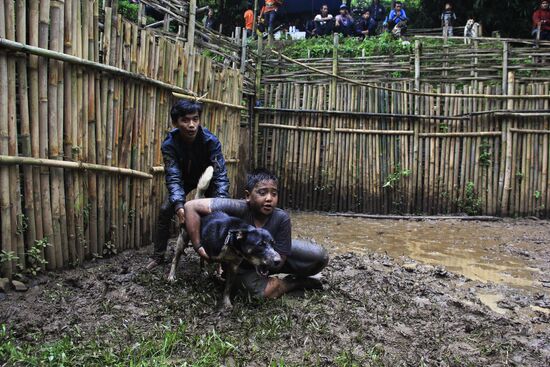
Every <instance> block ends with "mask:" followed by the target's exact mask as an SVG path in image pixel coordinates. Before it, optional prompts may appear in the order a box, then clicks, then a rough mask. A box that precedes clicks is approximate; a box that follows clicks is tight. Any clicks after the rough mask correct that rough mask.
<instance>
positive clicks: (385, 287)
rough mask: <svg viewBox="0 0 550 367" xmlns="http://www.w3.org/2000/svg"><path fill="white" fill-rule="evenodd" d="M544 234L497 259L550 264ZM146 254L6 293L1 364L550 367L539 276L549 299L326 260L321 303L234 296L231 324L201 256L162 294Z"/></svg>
mask: <svg viewBox="0 0 550 367" xmlns="http://www.w3.org/2000/svg"><path fill="white" fill-rule="evenodd" d="M541 224H542V225H546V228H550V227H548V226H547V225H549V224H550V223H548V222H544V223H541V222H535V221H533V222H532V225H533V229H532V230H533V231H535V230H536V231H540V229H541V227H540V226H541ZM480 225H485V224H480ZM494 225H495V226H498V225H502V223H501V224H498V223H496V224H494ZM505 225H506V226H512V227H513V226H514V225H515V222H506V223H505ZM517 225H521V226H529V225H531V222H528V221H527V222H526V221H520V222H517ZM537 233H538V232H537ZM541 233H546V237H545V236H544V235H542V238H541V236H536V241H535V242H533V243H532V245H533V246H531V247H529V246H527V247H529V248H525V247H526V246H525V241H523V240H522V241H519V242H518V241H516V242H514V241H510V242H507V243H506V246H500V247H499V246H496V247H495V248H493V249H491V250H490V252H492V253H494V252H498V251H503V252H510V251H511V252H514V251H516V252H518V254H516V255H517V256H524V257H525V255H521V252H522V251H523V252H525V251H527V252H528V253H529V256H530V257H532V261H533V263H536V264H537V266H539V267H541V266H542V267H543V266H544V264H548V262H549V260H550V255H549V251H548V247H547V245H548V244H549V243H550V230H549V231H547V232H544V231H543V232H541ZM327 241H328V240H327ZM330 241H334V239H330ZM520 242H521V243H522V246H515V244H517V243H520ZM327 243H328V242H327ZM150 250H151V249H150V248H146V249H143V250H140V251H137V252H134V251H128V252H124V253H122V254H120V255H119V256H117V257H114V258H110V259H102V260H96V261H93V262H90V263H87V264H86V265H85V268H81V269H73V270H67V271H63V272H57V273H52V274H48V275H47V276H40V277H38V278H36V279H34V280H32V281H31V282H30V284H29V285H30V289H29V290H28V291H27V292H24V293H16V292H9V293H8V294H0V324H5V326H6V328H5V329H6V330H5V331H2V332H0V343H2V344H0V360H2V359H3V361H2V362H4V363H6V364H7V365H16V364H18V362H17V361H21V362H20V364H30V365H32V364H36V365H47V364H51V365H61V364H63V365H130V364H134V365H178V366H179V365H195V366H218V365H227V366H234V365H243V366H266V365H271V366H295V365H296V366H316V365H319V366H369V365H370V366H507V365H510V366H548V365H550V327H549V322H550V315H549V313H548V311H549V310H550V297H549V295H548V292H546V291H545V289H546V290H547V289H548V288H545V286H544V282H543V280H545V279H542V278H544V276H545V275H544V274H543V275H541V277H542V278H541V281H540V282H539V284H538V285H539V286H540V288H536V289H533V288H514V287H511V286H508V285H505V284H493V283H490V282H481V281H478V280H470V279H468V278H465V277H464V276H462V275H459V274H456V273H453V272H451V271H449V270H447V269H446V268H444V267H442V266H434V265H427V264H423V263H420V262H416V261H414V260H412V259H410V258H408V257H402V256H400V257H399V258H397V257H396V258H392V257H390V256H388V255H385V254H380V253H376V252H372V251H366V252H364V253H362V254H356V253H342V251H341V250H339V251H333V250H331V253H332V258H331V262H330V264H329V266H328V268H327V269H326V270H325V271H324V272H323V274H324V278H323V283H324V290H323V291H312V292H306V293H305V294H299V293H297V294H291V295H287V296H285V297H283V298H282V299H280V300H276V301H268V302H258V301H252V300H249V299H247V298H246V297H244V296H237V298H236V299H235V300H234V305H235V306H234V308H233V310H232V311H231V312H229V313H223V312H220V310H219V309H218V307H217V301H218V300H219V298H220V296H221V290H222V287H223V285H221V284H219V283H218V282H217V281H215V280H214V279H212V278H210V277H206V276H204V275H201V274H200V272H199V267H198V259H197V257H196V256H195V255H194V254H193V255H190V256H187V257H185V258H183V259H182V262H181V263H180V277H179V280H178V282H177V283H176V284H174V285H171V284H168V283H166V282H165V281H164V278H165V272H166V271H167V270H168V269H167V267H166V268H165V269H156V270H154V271H153V272H147V271H145V270H144V265H145V264H146V262H147V255H148V253H149V252H150ZM480 290H481V291H482V292H485V293H492V292H498V294H499V295H500V298H499V299H498V306H499V309H498V310H493V309H491V308H490V307H488V306H487V305H486V304H484V303H482V302H481V300H480V298H479V293H480ZM526 309H529V310H530V311H531V312H524V311H525V310H526ZM499 310H504V312H503V313H500V312H497V311H499ZM0 364H1V363H0Z"/></svg>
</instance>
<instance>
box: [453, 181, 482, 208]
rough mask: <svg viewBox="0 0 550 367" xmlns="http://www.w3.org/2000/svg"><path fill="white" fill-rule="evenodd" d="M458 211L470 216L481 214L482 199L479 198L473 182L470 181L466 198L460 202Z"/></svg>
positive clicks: (467, 185)
mask: <svg viewBox="0 0 550 367" xmlns="http://www.w3.org/2000/svg"><path fill="white" fill-rule="evenodd" d="M458 209H459V210H460V211H461V212H464V213H466V214H468V215H479V214H481V198H479V197H478V196H477V193H476V192H475V185H474V183H473V182H471V181H468V183H467V184H466V191H465V193H464V198H463V199H460V200H458Z"/></svg>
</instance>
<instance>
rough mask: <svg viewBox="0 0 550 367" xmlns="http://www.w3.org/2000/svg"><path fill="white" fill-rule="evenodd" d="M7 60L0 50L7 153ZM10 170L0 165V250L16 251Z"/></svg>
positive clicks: (0, 12) (8, 272) (0, 133)
mask: <svg viewBox="0 0 550 367" xmlns="http://www.w3.org/2000/svg"><path fill="white" fill-rule="evenodd" d="M5 11H6V9H5V7H4V2H0V19H5ZM0 37H6V29H5V23H4V22H0ZM7 81H8V62H7V58H6V54H5V53H4V52H0V142H1V144H0V153H1V154H8V153H9V151H8V146H9V132H8V131H9V130H8V83H7ZM9 176H10V172H9V169H8V167H0V218H1V223H2V230H1V234H0V236H1V239H2V250H3V251H6V252H10V251H14V250H15V251H16V250H17V249H16V248H15V244H14V243H12V235H11V233H12V225H11V213H10V192H9V187H10V177H9ZM15 251H14V252H15ZM14 265H15V264H12V263H11V262H5V263H4V264H3V266H2V274H3V275H4V276H6V277H8V278H11V276H12V271H13V267H14Z"/></svg>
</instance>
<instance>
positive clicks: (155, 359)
mask: <svg viewBox="0 0 550 367" xmlns="http://www.w3.org/2000/svg"><path fill="white" fill-rule="evenodd" d="M81 338H82V335H79V331H78V330H75V332H74V333H72V335H71V336H64V337H62V338H61V339H58V340H56V341H51V342H46V343H38V344H34V343H28V342H27V343H17V342H16V339H15V337H14V336H13V335H11V334H10V333H9V331H8V330H7V327H6V325H2V327H1V328H0V360H1V361H4V362H5V363H7V364H8V365H31V366H167V365H178V366H180V365H183V366H197V367H199V366H201V367H202V366H214V365H218V364H219V361H220V360H224V358H226V357H228V356H230V355H231V354H232V353H234V352H235V351H236V348H235V346H234V345H233V344H232V343H229V342H228V341H226V340H224V339H222V338H221V337H220V336H219V335H218V334H216V332H215V331H212V332H211V333H209V334H205V335H203V336H200V337H198V336H195V337H192V336H190V334H188V333H187V332H186V325H185V324H183V323H180V324H179V325H176V326H174V327H166V328H163V329H160V330H155V331H154V332H153V333H151V335H141V336H139V337H136V338H135V340H134V341H133V343H132V344H128V345H125V346H119V345H117V344H115V343H111V342H109V341H107V340H106V339H104V338H102V336H101V335H100V334H99V333H98V335H97V337H96V338H95V340H87V341H85V342H82V341H81V340H80V339H81ZM34 339H35V340H39V339H40V338H39V336H38V335H34ZM181 350H188V351H190V352H191V354H190V356H191V357H190V358H188V359H187V358H181V359H180V358H176V357H175V355H176V352H177V351H181Z"/></svg>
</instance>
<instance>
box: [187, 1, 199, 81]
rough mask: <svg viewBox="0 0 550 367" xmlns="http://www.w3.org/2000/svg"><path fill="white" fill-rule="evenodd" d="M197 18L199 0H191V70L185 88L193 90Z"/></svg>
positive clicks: (189, 32) (188, 43)
mask: <svg viewBox="0 0 550 367" xmlns="http://www.w3.org/2000/svg"><path fill="white" fill-rule="evenodd" d="M196 17H197V0H190V1H189V25H188V28H187V43H186V47H187V54H188V55H189V61H190V65H189V66H191V68H189V72H188V74H187V78H186V82H185V87H186V88H187V89H191V90H192V89H193V88H192V86H193V79H194V72H193V68H192V67H193V66H194V58H195V22H196Z"/></svg>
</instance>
